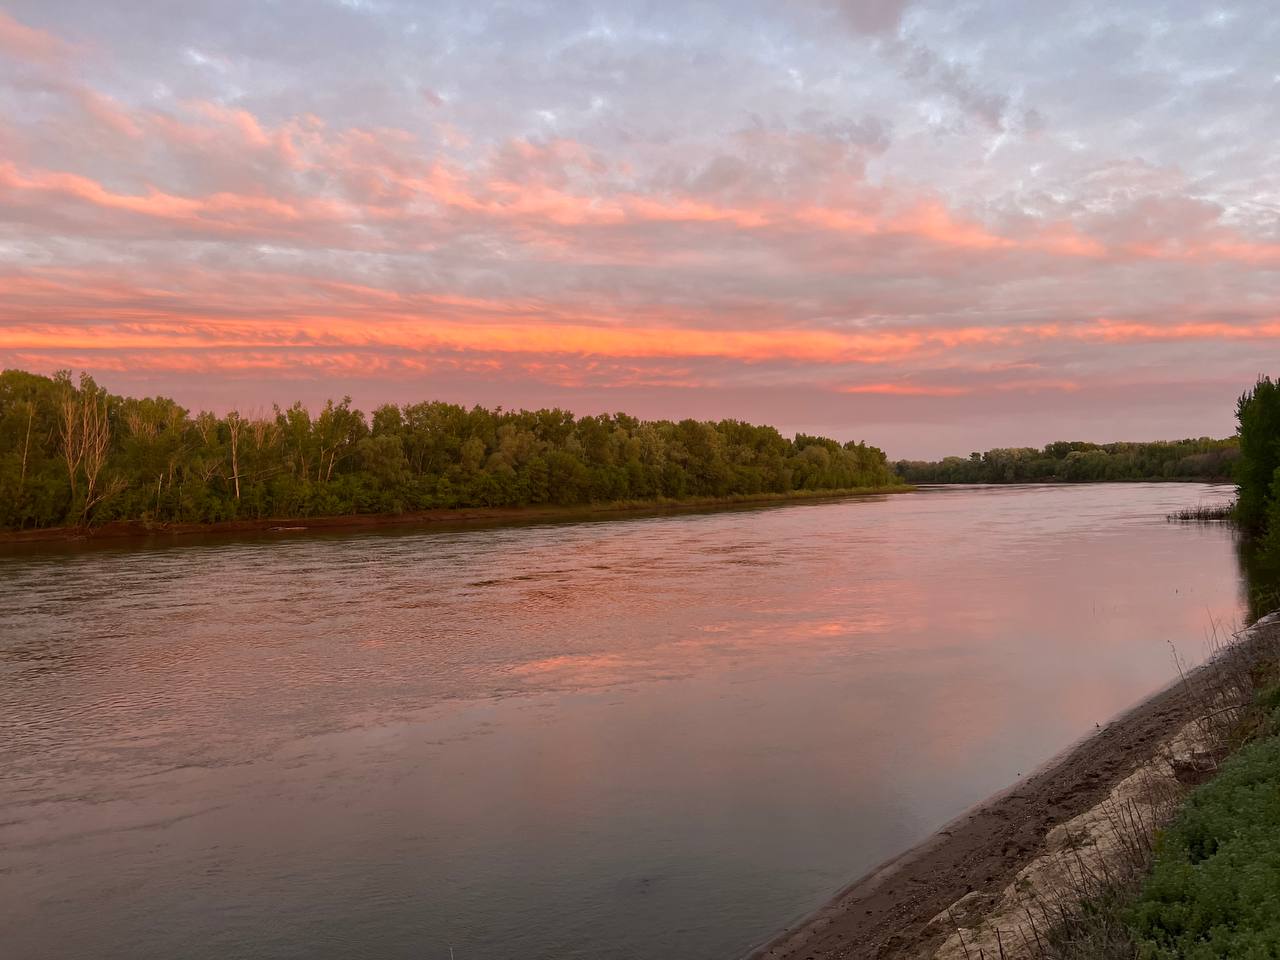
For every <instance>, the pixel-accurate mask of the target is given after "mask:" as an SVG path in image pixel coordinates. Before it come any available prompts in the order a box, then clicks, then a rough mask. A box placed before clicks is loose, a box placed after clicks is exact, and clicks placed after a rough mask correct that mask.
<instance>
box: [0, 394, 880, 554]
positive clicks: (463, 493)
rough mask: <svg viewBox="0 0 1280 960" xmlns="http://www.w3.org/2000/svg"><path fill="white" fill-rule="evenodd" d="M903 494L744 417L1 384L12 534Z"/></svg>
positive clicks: (823, 449)
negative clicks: (251, 400) (274, 403)
mask: <svg viewBox="0 0 1280 960" xmlns="http://www.w3.org/2000/svg"><path fill="white" fill-rule="evenodd" d="M901 483H902V481H901V479H899V477H898V476H897V475H896V474H895V473H894V471H893V469H892V468H891V467H890V466H889V464H888V462H887V460H886V458H885V455H884V453H883V452H882V451H881V450H879V449H877V448H876V447H872V446H867V445H866V444H864V443H844V444H841V443H838V442H836V441H835V440H830V439H827V438H825V437H817V436H807V435H804V434H798V435H796V436H795V437H794V438H787V437H784V436H782V434H780V433H779V432H778V431H777V430H776V429H774V428H773V427H768V426H757V425H754V424H750V423H744V422H741V421H737V420H721V421H719V422H705V421H697V420H681V421H679V422H678V423H676V422H671V421H667V420H656V421H647V420H639V419H637V418H635V417H631V416H628V415H626V414H622V413H618V414H613V415H603V416H585V417H575V416H574V415H573V414H572V413H569V412H568V411H565V410H558V409H551V410H515V411H512V410H503V409H502V408H501V407H499V408H496V409H492V410H490V409H486V408H484V407H479V406H476V407H471V408H469V409H468V408H466V407H462V406H459V405H457V404H451V403H441V402H424V403H414V404H405V405H403V406H396V405H392V404H387V405H383V406H380V407H378V408H377V409H376V410H374V411H373V414H372V416H371V417H366V416H365V415H364V414H363V413H362V412H361V411H359V410H356V409H353V408H352V406H351V399H350V398H349V397H346V398H343V399H342V400H341V401H340V402H333V401H330V402H328V403H326V404H325V406H324V408H323V409H322V410H320V411H319V412H318V413H317V414H315V415H312V414H311V412H309V411H308V410H307V409H306V408H305V407H304V406H303V405H302V404H301V403H295V404H294V405H293V406H291V407H288V408H287V409H281V408H280V407H274V408H273V409H272V412H271V413H270V414H261V415H244V414H241V413H239V412H235V411H233V412H231V413H229V414H227V415H226V416H223V417H219V416H217V415H215V414H213V413H209V412H201V413H198V414H195V415H192V414H191V413H190V412H189V411H187V410H186V409H184V408H183V407H181V406H179V405H178V404H177V403H176V402H175V401H173V400H171V399H168V398H166V397H141V398H135V397H123V396H116V395H114V394H111V393H109V392H108V391H107V390H105V389H104V388H102V387H101V386H99V385H98V384H97V383H96V382H95V381H94V379H93V378H92V377H90V376H88V375H82V376H81V377H80V378H79V379H78V381H73V379H72V377H71V374H70V372H68V371H62V372H59V373H57V374H55V375H54V376H52V377H45V376H40V375H37V374H32V373H27V372H24V371H21V370H6V371H4V372H3V373H0V527H4V528H9V529H22V528H30V527H49V526H64V525H66V526H88V525H92V524H99V523H106V522H110V521H116V520H144V521H154V522H217V521H225V520H236V519H261V518H277V517H281V518H283V517H313V516H337V515H344V514H358V513H403V512H412V511H418V510H429V509H438V508H456V507H517V506H529V505H538V504H549V505H561V506H569V505H576V504H587V503H600V502H617V501H628V500H656V499H668V498H670V499H682V498H712V497H733V496H749V495H753V494H787V493H792V492H796V491H822V490H843V489H851V488H860V487H883V486H892V485H895V484H901Z"/></svg>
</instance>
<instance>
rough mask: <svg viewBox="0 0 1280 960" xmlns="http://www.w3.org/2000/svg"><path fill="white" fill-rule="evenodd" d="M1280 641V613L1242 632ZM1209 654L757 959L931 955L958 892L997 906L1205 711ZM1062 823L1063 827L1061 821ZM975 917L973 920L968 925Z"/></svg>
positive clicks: (988, 907)
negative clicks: (1064, 829)
mask: <svg viewBox="0 0 1280 960" xmlns="http://www.w3.org/2000/svg"><path fill="white" fill-rule="evenodd" d="M1241 642H1242V643H1245V644H1262V643H1269V644H1272V645H1276V644H1277V643H1280V618H1277V617H1276V616H1274V615H1273V616H1272V617H1268V618H1265V619H1264V621H1261V622H1260V623H1259V624H1258V625H1256V626H1255V628H1252V629H1251V631H1250V632H1249V633H1248V634H1247V635H1246V636H1245V638H1244V639H1243V640H1242V641H1241ZM1215 669H1216V668H1215V663H1214V662H1213V661H1211V662H1210V663H1206V664H1204V665H1203V666H1201V667H1199V668H1197V669H1196V670H1193V671H1192V672H1191V673H1189V674H1188V675H1187V676H1186V677H1184V678H1180V679H1178V680H1177V681H1176V682H1174V683H1172V684H1171V685H1170V686H1168V687H1166V688H1165V689H1164V690H1161V691H1160V692H1158V693H1156V694H1155V695H1153V696H1152V697H1150V698H1148V699H1147V700H1145V701H1144V702H1142V703H1141V704H1139V705H1137V706H1135V707H1133V708H1132V709H1130V710H1129V711H1128V712H1126V713H1125V714H1123V715H1122V716H1120V717H1118V718H1117V719H1115V720H1113V721H1112V722H1111V723H1109V724H1107V726H1105V727H1103V728H1101V729H1100V730H1099V731H1098V732H1097V733H1095V734H1094V735H1093V736H1090V737H1089V738H1088V739H1086V740H1084V741H1083V742H1081V743H1078V744H1076V745H1075V746H1073V747H1070V748H1068V749H1067V750H1066V751H1064V752H1063V753H1061V754H1059V755H1058V756H1057V757H1055V758H1053V759H1052V760H1050V761H1049V762H1048V763H1047V764H1046V765H1045V766H1044V767H1042V768H1041V769H1040V770H1038V771H1037V772H1035V773H1034V774H1032V775H1031V776H1030V777H1027V778H1025V779H1024V780H1022V781H1019V782H1018V783H1016V784H1014V785H1013V786H1011V787H1010V788H1008V789H1007V790H1005V791H1003V792H1001V793H999V794H997V795H996V796H994V797H992V798H991V799H989V800H987V801H985V802H984V803H982V804H980V805H979V806H977V807H975V808H973V809H971V810H969V811H967V812H965V813H964V814H962V815H961V816H959V817H958V818H956V819H955V820H953V821H952V822H951V823H949V824H947V825H946V826H944V827H943V828H942V829H941V830H939V831H937V832H936V833H935V834H934V835H933V836H931V837H930V838H928V839H927V840H925V841H924V842H923V843H921V844H919V845H918V846H916V847H914V848H912V849H910V850H908V851H907V852H905V853H903V854H901V855H899V856H898V857H896V858H894V859H892V860H890V861H888V862H887V863H884V864H882V865H880V866H879V867H877V868H876V869H875V870H872V871H871V872H870V873H868V874H866V875H865V876H863V877H861V878H860V879H858V880H856V881H855V882H854V883H852V884H850V885H849V886H848V887H846V888H845V889H843V890H841V891H840V892H839V893H838V894H836V896H835V897H834V898H833V899H832V900H831V901H830V902H829V903H828V904H827V905H826V906H824V907H822V908H821V909H820V910H819V911H817V912H816V913H815V914H813V915H811V916H810V917H808V918H806V919H804V920H802V921H801V922H800V923H798V924H796V925H795V926H793V927H791V928H789V929H788V930H786V931H784V932H783V933H781V934H780V935H778V936H777V937H776V938H774V939H773V940H772V941H770V942H768V943H766V944H765V945H764V946H762V947H761V948H759V949H757V950H756V951H754V952H753V953H751V954H750V956H749V960H800V958H806V960H837V958H838V960H908V958H910V960H925V958H933V957H935V956H937V955H938V950H939V948H941V947H943V945H944V943H946V942H947V941H948V940H949V939H950V938H952V937H953V935H954V933H955V930H956V926H957V923H960V922H964V921H957V920H956V919H955V913H954V907H955V906H956V905H957V904H958V903H959V902H961V901H964V903H965V905H966V906H967V907H969V909H970V910H971V911H972V912H974V913H976V914H977V915H978V916H979V917H981V915H982V914H983V912H984V911H985V912H988V913H994V912H996V911H997V910H998V909H999V905H1000V904H1001V903H1003V902H1005V901H1007V900H1008V899H1009V896H1008V891H1009V890H1010V889H1011V888H1012V887H1013V886H1014V885H1015V881H1019V880H1021V879H1022V877H1023V875H1024V871H1025V870H1026V869H1027V868H1028V867H1029V865H1031V864H1033V863H1035V862H1037V861H1040V860H1042V859H1043V858H1045V857H1046V854H1049V853H1050V847H1051V844H1052V843H1053V839H1052V835H1053V834H1054V832H1055V828H1058V827H1061V826H1062V825H1064V824H1068V823H1070V822H1073V821H1077V819H1078V818H1084V817H1085V816H1086V815H1087V814H1089V813H1090V812H1091V811H1095V810H1096V809H1097V808H1099V806H1100V805H1102V804H1104V802H1105V801H1106V800H1107V798H1108V797H1109V796H1110V795H1111V794H1112V791H1113V790H1114V789H1115V788H1116V787H1117V785H1119V784H1121V783H1122V781H1125V780H1126V778H1129V777H1131V776H1133V775H1134V774H1135V772H1136V771H1139V770H1141V769H1142V768H1143V767H1145V766H1147V765H1149V764H1150V763H1151V762H1152V761H1153V760H1154V759H1155V758H1156V757H1157V756H1158V755H1160V752H1161V751H1162V750H1165V749H1166V748H1167V747H1168V745H1169V743H1170V742H1171V741H1173V740H1175V739H1176V738H1177V737H1178V735H1179V734H1180V732H1182V731H1184V730H1185V729H1186V728H1187V726H1188V725H1189V724H1193V722H1194V721H1196V719H1197V718H1198V717H1200V716H1201V714H1202V713H1203V712H1204V704H1205V702H1206V688H1209V693H1208V696H1209V697H1212V696H1213V691H1212V683H1213V680H1214V678H1215V676H1216V675H1215V672H1214V671H1215ZM1058 832H1059V833H1060V832H1061V831H1058ZM964 925H965V926H968V923H965V924H964Z"/></svg>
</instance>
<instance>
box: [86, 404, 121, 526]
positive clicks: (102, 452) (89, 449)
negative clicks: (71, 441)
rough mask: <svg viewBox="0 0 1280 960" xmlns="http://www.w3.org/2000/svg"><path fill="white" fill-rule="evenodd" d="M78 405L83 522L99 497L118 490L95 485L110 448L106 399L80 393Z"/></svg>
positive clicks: (101, 498)
mask: <svg viewBox="0 0 1280 960" xmlns="http://www.w3.org/2000/svg"><path fill="white" fill-rule="evenodd" d="M80 409H81V411H82V418H83V421H82V422H83V426H82V430H81V438H82V443H83V457H84V477H85V492H84V510H83V511H82V513H81V515H80V522H81V524H82V525H83V524H85V523H88V520H89V511H90V509H92V508H93V507H94V506H95V505H96V504H97V503H98V502H99V501H101V500H104V499H106V497H108V496H112V495H114V494H115V493H118V492H119V488H118V487H117V486H116V485H115V484H110V485H109V486H111V487H112V488H114V489H112V490H111V492H104V491H105V489H106V488H103V489H99V487H98V480H99V478H100V476H101V474H102V468H103V467H104V466H106V463H107V455H108V454H109V453H110V452H111V422H110V420H109V419H108V413H107V404H106V401H105V400H101V399H99V398H98V397H96V396H95V397H87V396H83V395H82V396H81V397H80ZM95 493H96V494H97V496H95Z"/></svg>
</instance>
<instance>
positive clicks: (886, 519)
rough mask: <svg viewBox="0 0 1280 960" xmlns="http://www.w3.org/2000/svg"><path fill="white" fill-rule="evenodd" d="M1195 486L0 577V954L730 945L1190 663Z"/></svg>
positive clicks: (650, 954)
mask: <svg viewBox="0 0 1280 960" xmlns="http://www.w3.org/2000/svg"><path fill="white" fill-rule="evenodd" d="M1229 494H1230V491H1229V490H1228V489H1227V488H1221V487H1219V488H1206V487H1204V486H1199V485H1182V484H1176V485H1175V484H1160V485H1113V486H1090V487H1072V488H1064V487H1020V488H1005V489H963V488H962V489H951V490H931V491H924V492H921V493H918V494H913V495H906V496H898V497H892V498H885V499H880V500H861V501H846V502H841V503H830V504H800V505H792V506H783V507H772V508H769V509H758V510H749V511H737V512H724V513H713V514H704V515H685V516H673V517H661V518H652V519H636V520H624V521H613V522H607V523H576V524H561V525H543V526H527V527H520V528H508V529H483V530H479V529H477V530H467V531H462V532H458V531H451V532H441V531H436V532H428V533H401V534H399V535H391V536H388V535H377V536H345V537H340V538H338V537H331V538H319V537H298V535H296V534H295V535H292V536H294V537H295V539H288V540H285V541H283V542H281V541H279V540H276V541H271V542H265V541H247V542H246V541H240V542H224V543H215V544H198V545H185V546H178V547H167V548H142V547H129V548H113V549H101V548H96V549H93V550H79V551H77V550H67V549H63V550H57V551H43V552H39V553H28V554H26V555H18V556H8V557H0V774H2V777H3V779H2V780H0V954H2V955H3V956H4V957H5V958H6V960H25V958H37V957H39V958H45V957H47V958H58V960H69V958H81V957H84V958H90V957H92V958H109V957H119V958H129V960H149V958H165V960H168V958H173V957H191V958H210V960H213V958H216V960H229V958H247V957H271V958H277V957H299V958H343V960H345V958H351V957H377V958H413V960H431V958H439V960H445V958H448V957H449V956H450V953H449V950H450V947H452V948H453V955H454V957H455V958H456V960H499V958H502V960H506V958H515V957H518V958H522V960H533V958H557V960H563V958H582V960H588V958H590V960H600V958H645V960H673V958H677V960H701V958H706V960H734V958H735V957H738V956H739V955H741V954H742V953H743V952H744V951H746V950H747V949H748V948H749V947H751V946H752V945H753V944H755V943H757V942H758V941H760V940H761V939H763V938H766V937H767V936H769V935H770V934H771V933H773V932H775V931H776V930H777V929H778V928H780V927H782V926H783V925H785V924H786V923H787V922H788V921H790V920H792V919H794V918H795V917H796V916H797V915H799V914H802V913H805V912H807V911H809V910H811V909H813V908H815V907H817V906H818V905H820V903H821V902H822V901H824V900H825V899H826V898H827V897H828V896H829V895H830V894H831V893H832V892H833V891H834V890H835V889H836V888H837V887H839V886H840V885H841V884H843V883H844V882H846V881H848V880H850V879H851V878H853V877H854V876H855V875H857V874H860V873H862V872H864V871H865V870H866V869H867V868H869V867H871V866H872V865H874V864H875V863H877V862H879V861H880V860H883V859H884V858H886V857H888V856H890V855H892V854H894V853H896V852H898V851H900V850H902V849H903V848H905V847H907V846H909V845H910V844H911V843H913V842H914V841H916V840H919V839H920V838H922V837H923V836H925V835H926V834H928V833H929V832H930V831H931V830H932V829H933V828H935V827H936V826H938V825H939V824H940V823H941V822H943V821H945V820H947V819H949V818H950V817H952V816H953V815H955V814H957V813H959V812H960V811H961V810H962V809H963V808H965V807H966V806H968V805H970V804H972V803H974V802H976V801H978V800H980V799H982V798H983V797H984V796H986V795H988V794H990V793H992V792H993V791H995V790H997V789H999V788H1001V787H1003V786H1005V785H1007V784H1008V783H1009V782H1010V781H1012V780H1013V779H1014V778H1016V777H1017V776H1018V775H1019V774H1020V773H1024V772H1029V771H1030V770H1031V769H1032V768H1034V767H1035V766H1036V765H1037V764H1038V763H1040V762H1042V761H1044V760H1045V759H1047V758H1048V757H1049V756H1050V755H1052V754H1053V753H1054V752H1056V751H1057V750H1059V749H1060V748H1062V747H1063V746H1065V745H1067V744H1069V743H1070V742H1072V741H1073V740H1075V739H1076V738H1078V737H1080V736H1082V735H1084V734H1087V733H1088V732H1090V731H1091V730H1093V728H1094V724H1095V723H1097V722H1105V721H1106V720H1107V719H1108V718H1109V717H1111V716H1113V715H1115V714H1116V713H1117V712H1118V711H1120V710H1122V709H1124V708H1125V707H1126V706H1128V705H1130V704H1132V703H1133V702H1135V701H1136V700H1138V699H1140V698H1142V697H1143V696H1144V695H1146V694H1148V693H1149V692H1151V691H1153V690H1154V689H1156V688H1158V687H1161V686H1164V685H1165V684H1166V683H1167V682H1168V681H1169V680H1170V678H1171V677H1172V676H1173V675H1174V667H1173V663H1172V659H1171V652H1170V644H1171V643H1172V644H1174V645H1176V648H1177V651H1178V653H1179V654H1180V655H1181V656H1182V657H1184V658H1186V660H1188V661H1195V660H1198V659H1200V658H1201V657H1202V656H1203V654H1204V652H1205V637H1206V634H1207V633H1208V632H1209V630H1210V629H1211V624H1212V622H1213V621H1214V620H1222V621H1228V622H1230V621H1234V620H1236V619H1238V618H1239V617H1240V616H1241V611H1242V605H1241V596H1240V595H1241V586H1240V583H1239V574H1238V572H1237V564H1236V560H1235V556H1234V552H1233V546H1232V542H1231V537H1230V533H1229V532H1228V531H1227V530H1226V529H1224V528H1222V527H1216V526H1183V525H1173V524H1168V523H1165V522H1164V520H1163V517H1164V515H1165V514H1166V513H1168V512H1169V511H1170V510H1172V509H1175V508H1177V507H1180V506H1186V505H1190V504H1195V503H1200V502H1216V501H1220V500H1225V499H1227V498H1228V497H1229Z"/></svg>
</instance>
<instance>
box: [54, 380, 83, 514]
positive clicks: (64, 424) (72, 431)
mask: <svg viewBox="0 0 1280 960" xmlns="http://www.w3.org/2000/svg"><path fill="white" fill-rule="evenodd" d="M58 438H59V440H60V442H61V444H62V458H63V459H64V460H65V461H66V464H67V480H68V481H69V482H70V484H71V503H72V505H74V504H75V502H76V471H77V470H78V469H79V468H80V461H81V460H83V459H84V434H83V431H82V423H81V417H80V403H79V400H78V398H77V397H76V394H75V391H74V390H73V389H72V388H70V387H68V388H67V390H66V392H65V393H64V394H63V397H62V401H61V403H60V404H59V406H58ZM70 509H71V508H70V507H68V512H70Z"/></svg>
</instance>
